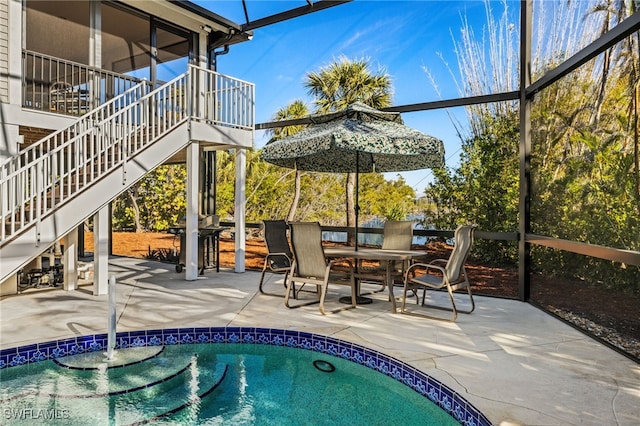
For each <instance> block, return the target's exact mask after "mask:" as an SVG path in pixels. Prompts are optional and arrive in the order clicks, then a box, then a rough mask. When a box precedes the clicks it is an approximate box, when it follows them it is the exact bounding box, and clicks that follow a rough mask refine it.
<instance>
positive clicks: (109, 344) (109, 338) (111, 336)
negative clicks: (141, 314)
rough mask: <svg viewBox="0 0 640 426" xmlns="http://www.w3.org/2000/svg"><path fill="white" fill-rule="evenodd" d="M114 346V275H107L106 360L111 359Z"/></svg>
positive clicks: (113, 354) (113, 355) (113, 353)
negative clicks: (107, 318) (107, 325)
mask: <svg viewBox="0 0 640 426" xmlns="http://www.w3.org/2000/svg"><path fill="white" fill-rule="evenodd" d="M115 348H116V277H115V276H113V275H111V276H110V277H109V328H108V334H107V361H113V359H114V357H115Z"/></svg>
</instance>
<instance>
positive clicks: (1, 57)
mask: <svg viewBox="0 0 640 426" xmlns="http://www.w3.org/2000/svg"><path fill="white" fill-rule="evenodd" d="M0 102H5V103H8V102H9V0H0Z"/></svg>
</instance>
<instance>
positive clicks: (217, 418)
mask: <svg viewBox="0 0 640 426" xmlns="http://www.w3.org/2000/svg"><path fill="white" fill-rule="evenodd" d="M117 342H118V348H120V352H118V356H117V358H116V361H114V362H113V363H111V364H110V365H109V367H111V368H109V369H106V368H104V363H102V365H103V367H99V368H98V369H97V370H96V366H97V365H99V364H100V363H97V364H96V363H95V362H92V361H91V358H93V359H94V360H95V359H98V360H100V359H101V358H102V354H101V352H102V351H104V350H105V348H106V343H107V335H106V334H98V335H91V336H82V337H76V338H72V339H63V340H58V341H53V342H46V343H41V344H36V345H29V346H23V347H19V348H11V349H5V350H2V351H0V368H1V370H0V374H1V376H0V378H1V381H2V393H1V394H0V399H2V403H1V406H2V410H3V412H2V413H1V415H2V418H3V421H2V423H3V424H5V423H7V424H9V423H11V422H12V421H15V423H17V424H20V421H24V420H31V422H30V423H29V424H33V420H37V421H40V420H42V424H45V423H46V424H53V423H52V420H57V421H58V422H59V424H65V425H66V424H73V423H77V424H87V423H86V422H87V419H88V418H91V417H90V416H91V415H93V414H94V413H98V415H99V416H101V417H99V419H103V420H106V419H109V418H111V419H115V424H144V423H147V422H148V421H152V422H153V424H157V423H159V422H164V423H167V424H205V423H206V424H222V423H225V424H228V423H229V422H230V421H233V423H234V424H279V425H282V424H304V423H306V424H354V425H357V424H366V425H371V424H389V423H390V422H389V419H392V421H394V422H397V421H398V420H400V419H402V420H403V423H405V424H429V423H428V422H427V420H428V416H427V414H426V413H427V412H428V411H433V410H430V409H429V408H428V406H431V405H433V404H435V405H437V406H438V407H440V408H439V409H436V411H435V414H433V415H434V416H435V418H434V423H432V424H446V423H444V422H445V421H454V423H456V421H457V423H462V424H467V425H489V424H490V422H489V421H488V420H487V419H486V417H485V416H483V415H482V414H481V413H480V412H478V410H476V409H475V408H474V407H473V406H472V405H470V404H469V403H467V402H466V401H465V400H464V399H463V398H462V397H460V396H459V395H458V394H457V393H455V392H453V391H452V390H451V389H449V388H447V387H446V386H444V385H443V384H440V383H438V382H437V381H435V380H433V379H432V378H430V377H428V376H426V375H425V374H424V373H421V372H420V371H418V370H416V369H414V368H413V367H411V366H409V365H407V364H404V363H402V362H400V361H398V360H396V359H393V358H391V357H388V356H386V355H384V354H381V353H378V352H375V351H372V350H370V349H367V348H365V347H362V346H360V345H357V344H353V343H349V342H344V341H341V340H338V339H334V338H331V337H326V336H321V335H316V334H311V333H304V332H297V331H291V330H278V329H261V328H238V327H226V328H225V327H211V328H182V329H164V330H147V331H132V332H123V333H118V334H117ZM125 348H132V349H131V350H130V351H126V350H124V349H125ZM300 349H302V350H300ZM291 351H294V352H293V353H292V352H291ZM292 354H293V355H292ZM87 360H89V361H87ZM41 361H45V362H41ZM314 364H315V366H314ZM13 367H18V368H13ZM61 367H62V368H61ZM205 367H206V368H205ZM333 368H335V371H333V370H332V369H333ZM22 369H27V370H29V371H25V372H21V371H20V370H22ZM372 370H375V371H377V372H378V373H382V374H378V373H375V374H369V373H373V371H372ZM54 371H55V372H57V373H60V371H63V374H62V375H61V376H56V377H57V379H56V380H54V381H47V376H49V375H50V374H53V373H52V372H54ZM27 372H29V373H30V374H26V373H27ZM60 377H62V378H60ZM80 379H82V380H85V382H82V384H78V383H79V381H80ZM87 380H88V382H89V383H90V385H87V384H86V381H87ZM176 382H181V383H183V384H184V385H183V386H176ZM293 383H296V385H295V386H293ZM72 385H73V386H72ZM307 385H310V386H307ZM409 388H410V389H413V391H412V390H410V389H409ZM274 389H276V391H274ZM300 392H302V394H300ZM53 395H56V396H57V398H54V397H53ZM351 396H352V397H353V398H352V399H349V398H350V397H351ZM53 401H57V402H56V403H54V402H53ZM212 401H213V402H215V403H213V402H212ZM223 401H224V404H221V402H223ZM143 402H144V403H146V405H150V407H148V408H145V409H144V410H143V409H141V407H142V406H143V404H142V403H143ZM432 403H433V404H432ZM358 404H359V405H358ZM146 405H145V406H146ZM376 407H378V408H381V411H377V409H376ZM315 410H317V411H315ZM383 414H390V415H391V417H389V418H387V419H386V420H385V418H384V417H383ZM443 415H444V417H439V416H443ZM87 416H89V417H87ZM225 416H226V417H225ZM26 417H29V419H26ZM46 417H48V418H46ZM74 417H75V419H74ZM149 419H150V420H149ZM454 419H455V420H454ZM94 422H95V420H94ZM21 424H26V423H24V422H23V423H21Z"/></svg>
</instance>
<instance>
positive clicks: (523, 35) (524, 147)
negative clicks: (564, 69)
mask: <svg viewBox="0 0 640 426" xmlns="http://www.w3.org/2000/svg"><path fill="white" fill-rule="evenodd" d="M532 2H533V0H522V1H521V2H520V27H521V28H520V201H519V216H520V217H519V224H518V231H519V232H518V234H519V236H518V240H519V241H518V278H519V283H518V298H519V299H520V300H521V301H523V302H526V301H528V300H529V297H530V293H531V249H530V243H529V242H527V234H529V233H530V232H531V205H530V197H531V102H532V97H530V96H529V95H528V94H527V88H528V87H529V85H530V84H531V25H532V24H531V17H532V10H533V6H532Z"/></svg>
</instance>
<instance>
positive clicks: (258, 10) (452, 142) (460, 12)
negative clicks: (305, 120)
mask: <svg viewBox="0 0 640 426" xmlns="http://www.w3.org/2000/svg"><path fill="white" fill-rule="evenodd" d="M194 3H197V4H199V5H201V6H203V7H206V8H207V9H209V10H211V11H212V12H214V13H217V14H218V15H221V16H223V17H225V18H227V19H230V20H232V21H234V22H236V23H239V24H242V23H245V22H246V19H245V15H244V10H243V7H242V2H241V1H240V0H222V1H221V0H195V1H194ZM306 4H307V3H306V1H305V0H295V1H289V0H278V1H265V0H247V1H246V5H247V13H248V15H249V20H250V21H254V20H257V19H260V18H263V17H266V16H271V15H273V14H276V13H279V12H283V11H286V10H291V9H294V8H297V7H300V6H304V5H306ZM496 4H497V3H496ZM508 5H509V8H510V9H511V11H512V13H513V14H514V15H515V16H516V17H517V16H518V7H519V6H518V2H517V1H513V0H510V1H509V2H508ZM501 8H502V6H500V11H501ZM463 19H466V20H468V22H469V23H470V24H471V26H472V27H473V29H474V32H475V33H476V36H477V37H481V36H482V33H483V31H484V29H485V26H486V12H485V4H484V2H483V1H480V0H467V1H456V0H444V1H437V0H412V1H395V0H355V1H352V2H350V3H346V4H342V5H338V6H335V7H332V8H329V9H326V10H322V11H318V12H314V13H311V14H308V15H305V16H302V17H298V18H294V19H291V20H288V21H284V22H280V23H277V24H273V25H269V26H267V27H263V28H259V29H256V30H254V36H253V39H252V40H250V41H248V42H245V43H241V44H236V45H232V46H230V51H229V53H228V54H226V55H222V56H219V57H218V67H217V71H218V72H220V73H222V74H226V75H229V76H231V77H235V78H239V79H242V80H245V81H249V82H252V83H254V84H255V85H256V88H255V91H256V107H255V111H256V123H264V122H270V121H273V116H274V115H275V113H276V112H277V111H278V110H279V109H281V108H283V107H286V106H287V105H288V104H290V103H291V102H293V101H294V100H297V99H301V100H303V101H305V102H306V103H307V105H308V106H309V108H310V110H313V108H314V106H313V98H312V97H311V96H309V95H308V94H307V91H306V89H305V88H304V80H305V76H306V74H307V73H309V72H311V71H315V72H317V71H320V69H321V68H322V67H325V66H327V65H329V64H331V63H333V62H335V61H336V60H337V59H339V58H340V57H342V56H344V57H347V58H349V59H352V60H353V59H362V58H365V59H367V60H368V61H369V64H370V71H372V72H374V73H378V72H380V71H382V72H386V73H387V74H389V76H390V77H391V81H392V85H393V99H392V105H394V106H398V105H407V104H414V103H421V102H430V101H437V100H441V99H451V98H458V97H460V96H461V95H460V94H459V92H458V90H457V88H456V83H455V81H456V80H455V79H456V78H458V79H459V74H458V73H457V60H456V55H455V51H454V42H453V40H454V38H455V39H457V40H459V39H460V34H461V28H462V20H463ZM425 67H426V68H427V69H428V70H429V74H430V75H431V76H432V78H433V81H434V82H435V84H436V85H437V88H436V86H434V83H433V82H432V81H431V80H430V78H429V76H428V74H427V73H426V72H425ZM452 71H453V75H455V78H454V77H453V76H452ZM452 116H453V117H456V119H457V120H459V121H466V116H465V112H464V110H463V109H462V108H456V109H450V110H448V111H445V110H437V111H421V112H410V113H403V114H402V118H403V120H404V122H405V124H406V125H408V126H411V127H413V128H415V129H418V130H420V131H422V132H424V133H427V134H429V135H432V136H435V137H437V138H439V139H441V140H442V141H443V142H444V145H445V157H446V161H447V165H448V166H450V167H455V166H456V165H457V164H458V161H459V155H460V146H461V141H460V137H459V136H458V135H457V133H456V130H455V128H454V126H453V124H452V121H451V117H452ZM268 139H269V136H268V135H267V134H266V133H265V132H264V131H257V132H256V139H255V147H256V148H262V147H263V146H264V144H265V143H266V142H267V141H268ZM397 175H398V173H386V174H385V177H387V179H393V178H396V177H397ZM401 175H402V176H403V178H404V179H405V181H406V182H407V184H409V185H410V186H412V187H413V188H414V190H415V191H416V194H417V195H418V196H419V195H420V194H421V193H422V192H423V190H424V188H425V187H426V186H427V184H428V183H429V182H430V181H431V179H432V173H431V171H430V170H418V171H413V172H404V173H401Z"/></svg>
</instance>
